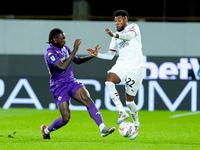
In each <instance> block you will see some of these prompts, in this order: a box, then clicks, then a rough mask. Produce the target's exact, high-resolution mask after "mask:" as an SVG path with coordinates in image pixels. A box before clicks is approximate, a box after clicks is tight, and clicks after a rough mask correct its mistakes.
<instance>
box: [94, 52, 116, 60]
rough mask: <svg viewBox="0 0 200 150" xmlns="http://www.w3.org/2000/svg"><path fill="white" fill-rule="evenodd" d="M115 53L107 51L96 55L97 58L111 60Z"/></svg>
mask: <svg viewBox="0 0 200 150" xmlns="http://www.w3.org/2000/svg"><path fill="white" fill-rule="evenodd" d="M115 54H116V52H115V51H108V52H107V53H104V54H101V53H98V55H97V58H101V59H108V60H112V59H113V58H114V56H115Z"/></svg>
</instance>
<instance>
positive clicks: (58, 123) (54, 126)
mask: <svg viewBox="0 0 200 150" xmlns="http://www.w3.org/2000/svg"><path fill="white" fill-rule="evenodd" d="M64 125H66V124H64V123H63V122H62V119H61V117H60V118H56V119H55V120H54V121H53V122H52V124H51V125H50V126H48V130H49V131H50V132H52V131H55V130H57V129H59V128H61V127H62V126H64Z"/></svg>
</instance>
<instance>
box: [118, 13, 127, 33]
mask: <svg viewBox="0 0 200 150" xmlns="http://www.w3.org/2000/svg"><path fill="white" fill-rule="evenodd" d="M114 17H115V25H116V27H117V31H119V32H120V31H122V30H124V28H125V27H126V26H127V22H128V18H129V15H128V12H127V11H125V10H117V11H115V12H114Z"/></svg>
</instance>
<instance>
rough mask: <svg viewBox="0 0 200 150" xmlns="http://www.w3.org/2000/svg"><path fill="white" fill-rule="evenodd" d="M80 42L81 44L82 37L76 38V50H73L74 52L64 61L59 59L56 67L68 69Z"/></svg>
mask: <svg viewBox="0 0 200 150" xmlns="http://www.w3.org/2000/svg"><path fill="white" fill-rule="evenodd" d="M80 44H81V39H76V40H75V42H74V50H73V51H72V53H71V54H70V55H69V57H68V58H67V59H66V61H64V62H62V61H59V62H58V63H57V64H56V67H57V68H59V69H61V70H63V71H66V70H67V68H68V67H69V65H70V64H71V62H72V61H73V59H74V56H75V54H76V52H77V51H78V49H79V46H80Z"/></svg>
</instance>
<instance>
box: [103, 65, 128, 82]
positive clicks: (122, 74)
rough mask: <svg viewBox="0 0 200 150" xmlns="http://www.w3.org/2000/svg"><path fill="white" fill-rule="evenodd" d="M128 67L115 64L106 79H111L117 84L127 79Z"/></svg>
mask: <svg viewBox="0 0 200 150" xmlns="http://www.w3.org/2000/svg"><path fill="white" fill-rule="evenodd" d="M127 71H128V70H127V69H126V67H124V66H123V65H121V64H115V65H114V66H113V67H112V68H111V69H110V70H108V72H107V73H108V77H107V80H106V81H111V82H113V83H115V84H117V83H120V82H124V81H125V79H126V74H127Z"/></svg>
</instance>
